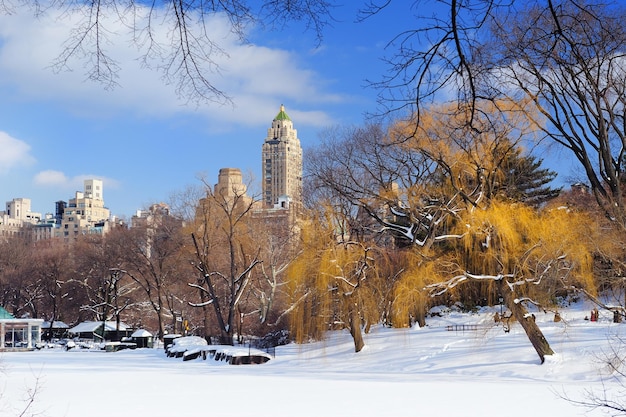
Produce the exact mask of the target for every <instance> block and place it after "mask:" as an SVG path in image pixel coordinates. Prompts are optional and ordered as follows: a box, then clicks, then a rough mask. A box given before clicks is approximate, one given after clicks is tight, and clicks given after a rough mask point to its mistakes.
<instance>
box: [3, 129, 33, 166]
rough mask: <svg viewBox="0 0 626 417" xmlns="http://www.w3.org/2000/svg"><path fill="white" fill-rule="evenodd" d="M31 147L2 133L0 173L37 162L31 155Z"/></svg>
mask: <svg viewBox="0 0 626 417" xmlns="http://www.w3.org/2000/svg"><path fill="white" fill-rule="evenodd" d="M30 149H31V148H30V145H28V144H27V143H26V142H24V141H21V140H19V139H15V138H13V137H11V136H10V135H9V134H8V133H5V132H2V131H0V173H6V172H8V171H9V170H11V168H14V167H16V166H28V165H31V164H33V163H34V162H35V158H33V156H32V155H30Z"/></svg>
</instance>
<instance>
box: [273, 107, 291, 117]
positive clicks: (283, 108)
mask: <svg viewBox="0 0 626 417" xmlns="http://www.w3.org/2000/svg"><path fill="white" fill-rule="evenodd" d="M274 120H289V121H291V119H290V118H289V116H287V113H286V112H285V106H283V105H282V104H281V105H280V111H279V112H278V114H277V115H276V117H275V118H274Z"/></svg>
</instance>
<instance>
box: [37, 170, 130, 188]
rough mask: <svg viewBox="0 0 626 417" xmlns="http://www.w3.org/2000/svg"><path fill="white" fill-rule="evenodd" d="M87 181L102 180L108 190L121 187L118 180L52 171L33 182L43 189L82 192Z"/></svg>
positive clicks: (39, 175)
mask: <svg viewBox="0 0 626 417" xmlns="http://www.w3.org/2000/svg"><path fill="white" fill-rule="evenodd" d="M86 179H100V180H102V181H103V182H104V183H105V184H106V188H107V189H116V188H118V187H119V182H118V181H117V180H114V179H112V178H105V177H102V176H101V175H90V174H81V175H76V176H73V177H69V176H67V175H66V174H65V173H64V172H61V171H56V170H52V169H50V170H46V171H41V172H39V173H37V174H36V175H35V177H34V179H33V182H34V183H35V185H37V186H41V187H52V188H60V189H63V190H66V191H67V190H71V191H82V190H83V185H84V181H85V180H86Z"/></svg>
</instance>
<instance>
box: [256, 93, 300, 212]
mask: <svg viewBox="0 0 626 417" xmlns="http://www.w3.org/2000/svg"><path fill="white" fill-rule="evenodd" d="M262 157H263V162H262V167H263V168H262V169H263V174H262V178H263V185H262V189H263V198H262V200H263V205H264V207H265V208H273V207H275V206H277V205H278V204H280V203H284V202H285V201H290V202H291V203H292V204H298V203H299V202H301V201H302V148H301V146H300V139H298V132H297V130H296V129H294V128H293V122H292V121H291V119H290V118H289V116H288V115H287V113H286V112H285V106H283V105H281V106H280V111H279V112H278V114H277V115H276V117H275V118H274V120H273V121H272V127H270V128H269V129H267V137H266V138H265V142H264V143H263V149H262Z"/></svg>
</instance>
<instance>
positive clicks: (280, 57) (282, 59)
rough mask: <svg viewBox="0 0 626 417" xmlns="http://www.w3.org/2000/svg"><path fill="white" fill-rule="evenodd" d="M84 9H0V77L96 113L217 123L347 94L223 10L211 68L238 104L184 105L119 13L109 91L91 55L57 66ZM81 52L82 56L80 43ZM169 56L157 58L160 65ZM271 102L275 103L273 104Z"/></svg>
mask: <svg viewBox="0 0 626 417" xmlns="http://www.w3.org/2000/svg"><path fill="white" fill-rule="evenodd" d="M84 12H85V11H84V10H81V9H79V8H76V9H75V10H72V11H65V12H60V11H55V10H54V9H50V10H48V11H47V12H46V13H45V14H44V15H42V16H38V17H34V16H33V15H32V13H29V12H28V11H22V12H18V13H15V14H13V15H0V80H1V81H0V83H2V84H5V85H10V86H12V87H13V88H14V89H15V90H16V91H17V92H18V93H19V94H20V95H21V96H23V97H27V98H30V99H32V100H47V101H51V102H53V103H55V104H56V103H60V104H61V105H63V106H65V107H67V108H70V109H72V111H74V112H76V113H80V114H85V115H88V116H90V117H95V116H99V115H108V114H111V113H113V114H114V113H118V112H128V111H131V112H135V113H137V114H139V115H144V116H149V117H151V116H160V117H162V116H171V115H173V114H180V113H184V112H191V113H200V112H201V113H203V114H206V116H207V117H208V118H209V119H211V120H212V121H214V122H215V123H216V124H218V125H220V124H221V125H223V124H224V123H233V122H236V123H247V124H251V125H254V124H258V123H266V122H267V117H268V114H271V116H273V115H274V114H273V113H275V111H276V110H277V109H278V106H279V105H280V104H281V103H282V102H283V101H290V100H291V101H293V102H295V101H296V100H297V101H298V102H299V103H306V102H308V103H310V104H312V103H315V104H316V105H319V104H323V103H336V102H339V101H341V100H342V97H341V95H339V94H336V93H329V92H327V91H325V89H326V88H328V85H327V84H328V83H327V82H325V81H324V80H322V79H320V78H319V76H317V75H316V74H315V73H314V72H312V71H310V70H307V69H302V68H300V67H299V66H298V59H297V56H295V55H294V54H292V53H289V52H286V51H283V50H277V49H271V48H266V47H262V46H257V45H252V44H241V42H240V41H239V40H238V39H237V37H235V36H234V35H233V34H232V33H231V32H230V27H229V25H228V22H227V20H226V19H225V18H223V17H221V16H213V17H209V18H208V19H209V22H207V24H206V27H205V28H206V29H208V30H209V31H211V33H209V36H210V38H211V40H213V41H215V42H217V43H218V46H219V48H220V49H221V50H223V51H225V52H226V53H227V54H221V53H214V54H212V55H211V59H212V60H214V62H215V64H216V65H217V68H218V69H219V70H216V71H213V72H211V73H210V75H211V77H212V80H211V81H212V82H213V84H214V85H215V87H216V88H218V89H220V90H222V91H224V92H226V93H227V94H228V95H229V96H230V97H232V98H233V100H234V102H235V106H234V107H233V106H229V105H223V106H220V105H211V107H210V108H207V107H205V106H203V107H200V108H195V107H194V106H187V105H185V102H184V101H182V100H181V99H179V98H178V97H177V96H176V92H175V86H173V85H167V84H166V83H165V82H164V80H163V78H162V73H159V72H158V71H156V70H148V69H145V68H144V65H143V64H142V62H141V61H140V60H139V59H138V58H140V57H141V55H142V52H145V51H142V50H141V45H138V44H137V43H136V42H134V41H133V38H132V36H133V32H131V31H130V30H129V28H128V27H126V26H124V24H123V23H122V22H120V21H119V19H117V18H111V19H108V20H107V21H106V27H107V29H108V32H107V35H106V36H107V41H106V42H104V43H103V45H101V46H102V47H103V48H104V50H105V51H106V53H108V54H109V55H110V56H111V57H112V58H113V59H114V60H116V62H117V63H118V64H119V66H120V68H121V70H120V72H119V78H118V79H117V80H116V81H117V82H118V83H119V86H118V87H117V88H114V89H113V90H108V91H105V89H104V87H103V85H102V84H99V83H97V82H92V81H88V80H86V74H85V72H84V71H85V66H86V65H89V64H90V62H89V59H88V58H85V59H82V60H81V59H78V58H77V59H74V58H72V59H71V60H70V61H69V62H68V65H69V67H68V71H63V72H55V71H53V69H52V68H51V67H50V66H51V63H53V62H54V61H55V59H57V58H58V56H59V55H60V54H61V53H62V52H63V48H64V47H65V46H67V43H66V42H67V40H68V39H69V38H70V36H71V33H72V32H71V31H72V30H73V29H75V28H76V27H78V26H80V24H81V19H82V18H84V16H85V15H84ZM153 29H155V35H156V37H157V39H159V40H160V41H161V42H162V43H163V44H167V43H168V42H169V40H168V36H170V33H171V28H169V27H168V26H167V25H165V24H162V25H160V26H158V27H153ZM134 35H135V36H137V33H134ZM139 35H141V34H139ZM90 47H92V48H93V45H89V44H88V43H87V44H86V45H85V48H90ZM78 53H79V55H78V57H79V56H80V50H79V52H78ZM164 63H165V61H162V60H161V61H154V62H151V64H152V65H153V66H155V65H163V64H164ZM268 103H272V107H271V109H268ZM293 110H295V109H293ZM242 115H245V117H242ZM299 120H300V123H306V124H310V125H312V126H324V125H327V124H329V121H330V120H331V118H330V116H329V115H327V114H326V113H324V112H321V111H312V112H310V113H307V112H302V113H301V114H299Z"/></svg>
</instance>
